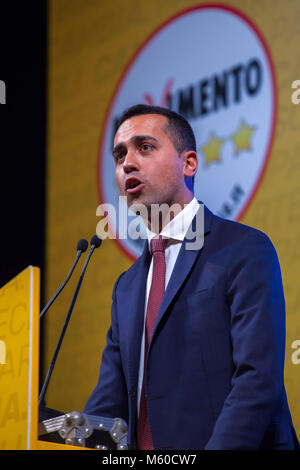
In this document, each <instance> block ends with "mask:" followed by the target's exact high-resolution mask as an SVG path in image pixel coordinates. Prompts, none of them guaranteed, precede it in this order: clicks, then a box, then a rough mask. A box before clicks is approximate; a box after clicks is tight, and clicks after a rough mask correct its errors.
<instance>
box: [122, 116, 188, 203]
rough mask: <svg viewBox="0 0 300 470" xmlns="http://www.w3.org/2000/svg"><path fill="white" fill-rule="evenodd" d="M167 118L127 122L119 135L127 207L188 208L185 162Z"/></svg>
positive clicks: (146, 117)
mask: <svg viewBox="0 0 300 470" xmlns="http://www.w3.org/2000/svg"><path fill="white" fill-rule="evenodd" d="M166 124H167V118H166V117H165V116H162V115H156V114H147V115H140V116H134V117H132V118H130V119H127V120H126V121H124V122H123V123H122V124H121V126H120V127H119V129H118V130H117V132H116V135H115V139H114V150H113V156H114V160H115V169H116V181H117V184H118V187H119V190H120V193H121V195H122V196H126V197H127V204H128V206H129V207H130V206H131V205H132V204H144V205H145V206H146V207H147V208H150V207H151V204H163V203H166V204H169V206H171V205H172V204H174V203H179V204H182V206H183V204H185V203H187V202H189V200H190V198H189V197H188V191H187V188H186V185H185V182H184V175H185V170H184V167H185V164H184V159H183V158H182V157H181V156H180V155H178V152H177V151H176V149H175V148H174V145H173V142H172V140H171V139H170V137H169V136H168V135H167V134H166V133H165V131H164V126H166ZM189 196H190V195H189Z"/></svg>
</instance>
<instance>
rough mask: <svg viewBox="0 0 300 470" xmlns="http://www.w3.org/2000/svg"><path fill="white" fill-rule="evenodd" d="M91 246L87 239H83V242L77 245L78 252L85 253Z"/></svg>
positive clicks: (80, 241)
mask: <svg viewBox="0 0 300 470" xmlns="http://www.w3.org/2000/svg"><path fill="white" fill-rule="evenodd" d="M88 246H89V243H88V241H87V240H85V238H82V239H81V240H79V242H78V243H77V250H78V251H82V252H83V253H84V252H85V251H86V250H87V247H88Z"/></svg>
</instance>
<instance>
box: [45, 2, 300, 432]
mask: <svg viewBox="0 0 300 470" xmlns="http://www.w3.org/2000/svg"><path fill="white" fill-rule="evenodd" d="M49 17H50V18H49V50H48V65H49V68H48V80H49V91H48V135H47V141H48V163H47V175H48V177H47V231H46V234H47V246H46V248H47V256H46V273H45V274H46V293H47V295H46V300H47V299H48V298H49V297H50V296H51V295H52V294H53V293H54V291H55V290H56V289H57V288H58V286H59V285H60V283H61V282H62V281H63V279H64V278H65V276H66V275H67V272H68V270H69V267H70V266H71V264H72V262H73V259H74V257H75V254H76V244H77V241H78V240H79V239H80V238H83V237H85V238H87V239H90V238H91V236H92V235H93V234H94V233H96V230H98V231H99V230H101V224H99V222H100V220H101V217H100V215H101V211H100V210H99V209H98V212H97V207H98V206H99V204H100V203H110V204H117V203H118V192H117V189H116V185H115V182H114V174H113V162H112V157H111V153H110V152H111V145H112V138H113V132H114V128H115V121H116V119H117V118H118V116H119V115H120V113H121V111H122V109H123V108H124V107H126V106H129V105H131V104H135V103H138V102H144V103H154V104H159V105H163V106H168V107H170V108H172V109H174V110H175V111H179V112H181V113H183V114H184V115H185V116H186V117H187V118H188V119H189V121H190V123H191V125H192V127H193V129H194V131H195V134H196V138H197V148H198V154H199V171H198V176H197V178H196V195H197V197H198V198H200V199H201V200H203V202H204V203H205V204H206V205H207V206H208V207H209V208H210V209H211V210H212V211H213V212H215V213H216V214H219V215H221V216H223V217H227V218H231V219H233V220H238V221H240V222H242V223H245V224H248V225H251V226H253V227H256V228H258V229H260V230H263V231H264V232H265V233H267V234H268V236H269V237H270V238H271V240H272V241H273V243H274V245H275V247H276V249H277V252H278V256H279V260H280V263H281V268H282V276H283V283H284V288H285V296H286V311H287V332H286V364H285V379H286V386H287V392H288V398H289V402H290V406H291V410H292V414H293V419H294V423H295V426H296V428H297V431H298V433H299V434H300V380H299V378H300V291H299V274H298V273H299V271H300V244H299V239H300V220H299V215H300V193H299V181H300V164H299V151H300V133H299V127H300V104H299V105H298V101H299V98H300V94H299V96H298V93H297V88H298V86H299V84H300V82H299V84H298V83H297V82H295V81H296V80H297V79H300V70H299V62H300V57H299V55H300V52H299V47H298V44H299V41H300V27H299V24H300V4H299V2H298V1H297V0H289V2H283V1H277V2H273V1H270V0H261V1H260V2H253V1H252V0H243V2H242V1H238V0H236V1H232V0H231V1H228V2H227V3H226V4H223V3H222V4H221V3H214V4H213V5H212V4H206V3H203V2H195V1H189V0H164V1H163V2H162V1H161V0H152V1H151V2H143V1H139V2H136V1H134V0H126V1H123V0H114V1H113V2H112V1H110V0H102V1H101V2H98V1H94V0H87V1H85V2H82V1H80V0H76V1H72V2H70V1H66V0H65V1H61V0H50V1H49ZM103 214H104V213H103V212H102V215H103ZM124 217H125V218H126V217H127V218H128V221H129V222H131V226H132V227H133V226H134V227H135V222H136V221H135V219H134V218H133V217H132V215H131V214H129V213H126V210H125V212H124V208H123V209H122V210H121V211H120V213H119V212H118V211H117V212H116V217H115V218H113V219H112V220H111V227H112V232H114V231H120V227H119V225H118V223H117V221H118V220H119V218H120V220H121V221H122V220H123V218H124ZM132 227H131V228H132ZM122 230H123V229H122ZM121 236H122V237H123V238H122V239H121V240H119V241H116V240H113V239H108V238H107V239H105V240H104V242H103V244H102V247H101V248H100V249H98V250H97V251H96V252H95V253H94V255H93V257H92V258H91V261H90V264H89V266H88V270H87V273H86V276H85V279H84V282H83V285H82V288H81V291H80V294H79V297H78V301H77V304H76V307H75V310H74V312H73V316H72V319H71V322H70V324H69V329H68V331H67V334H66V337H65V340H64V342H63V346H62V349H61V352H60V355H59V357H58V360H57V364H56V368H55V370H54V373H53V376H52V380H51V382H50V385H49V389H48V393H47V395H46V401H47V405H48V406H49V407H52V408H56V409H58V410H61V411H64V412H66V411H70V410H74V409H76V410H82V409H83V407H84V404H85V402H86V400H87V398H88V396H89V394H90V393H91V391H92V389H93V387H94V386H95V384H96V381H97V377H98V371H99V365H100V360H101V353H102V350H103V348H104V345H105V336H106V331H107V329H108V327H109V323H110V306H111V292H112V288H113V284H114V282H115V280H116V278H117V276H118V275H119V274H120V273H121V272H123V271H124V270H126V269H127V268H128V267H129V266H130V265H131V264H132V262H133V260H134V259H135V258H136V257H137V256H138V254H139V253H140V250H141V241H140V240H133V241H132V240H131V241H130V240H127V239H126V233H124V231H123V232H122V233H121ZM82 265H83V260H82V261H81V262H80V264H79V267H78V268H77V271H76V273H75V275H74V276H73V278H72V280H71V281H70V283H69V284H68V286H67V287H66V289H65V290H64V291H63V293H62V294H61V296H60V297H59V299H58V300H57V301H56V303H55V304H54V305H53V306H52V308H51V310H50V311H49V312H48V313H47V315H46V317H45V319H44V320H43V321H44V322H45V342H44V350H45V363H44V369H45V372H46V370H47V368H48V366H49V363H50V360H51V358H52V354H53V352H54V348H55V345H56V342H57V340H58V337H59V334H60V330H61V328H62V325H63V322H64V319H65V316H66V314H67V311H68V308H69V304H70V302H71V298H72V295H73V292H74V289H75V287H76V282H77V280H78V276H79V273H80V270H81V267H82ZM76 276H77V277H76ZM212 341H213V338H212Z"/></svg>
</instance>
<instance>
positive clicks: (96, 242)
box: [39, 235, 102, 406]
mask: <svg viewBox="0 0 300 470" xmlns="http://www.w3.org/2000/svg"><path fill="white" fill-rule="evenodd" d="M101 243H102V239H101V238H99V237H98V236H97V235H94V236H93V237H92V239H91V249H90V252H89V254H88V256H87V258H86V261H85V263H84V266H83V268H82V271H81V275H80V278H79V281H78V284H77V287H76V290H75V294H74V296H73V299H72V302H71V305H70V308H69V311H68V314H67V317H66V320H65V323H64V326H63V329H62V332H61V335H60V338H59V340H58V343H57V346H56V349H55V352H54V355H53V358H52V361H51V364H50V366H49V369H48V372H47V376H46V379H45V382H44V384H43V387H42V390H41V393H40V396H39V406H40V405H41V403H42V402H43V400H44V396H45V393H46V390H47V387H48V384H49V380H50V377H51V375H52V372H53V369H54V365H55V362H56V359H57V356H58V353H59V350H60V347H61V344H62V341H63V339H64V336H65V332H66V329H67V326H68V323H69V321H70V318H71V314H72V312H73V308H74V305H75V302H76V299H77V296H78V293H79V290H80V287H81V284H82V280H83V277H84V274H85V271H86V268H87V265H88V262H89V260H90V258H91V256H92V254H93V252H94V250H95V248H98V247H99V246H100V245H101Z"/></svg>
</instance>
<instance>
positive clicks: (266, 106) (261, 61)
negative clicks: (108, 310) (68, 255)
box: [98, 5, 276, 259]
mask: <svg viewBox="0 0 300 470" xmlns="http://www.w3.org/2000/svg"><path fill="white" fill-rule="evenodd" d="M138 103H146V104H151V105H159V106H164V107H168V108H170V109H172V110H174V111H176V112H178V113H179V114H182V115H183V116H184V117H186V119H187V120H188V121H189V123H190V125H191V127H192V129H193V131H194V133H195V137H196V142H197V154H198V161H199V163H198V172H197V175H196V177H195V196H196V197H197V199H199V200H201V201H202V202H203V203H204V204H205V205H206V206H207V207H208V208H209V209H210V210H211V211H212V212H214V213H215V214H216V215H219V216H221V217H224V218H229V219H232V220H239V219H240V218H241V216H242V215H243V214H244V213H245V210H246V209H247V207H248V206H249V204H250V202H251V201H252V199H253V196H254V194H255V191H256V189H257V187H258V185H259V183H260V181H261V179H262V175H263V172H264V170H265V167H266V164H267V161H268V157H269V155H270V150H271V144H272V139H273V135H274V127H275V117H276V92H275V75H274V70H273V66H272V62H271V58H270V54H269V52H268V49H267V46H266V44H265V42H264V40H263V38H262V35H261V34H260V32H259V31H258V29H257V27H256V26H255V25H254V24H253V22H252V21H250V20H249V19H248V18H247V17H246V16H245V15H244V14H243V13H241V12H239V11H237V10H235V9H233V8H231V7H228V6H224V5H201V6H198V7H193V8H190V9H188V10H184V11H182V12H180V13H179V14H177V15H176V16H174V17H172V18H170V19H169V20H168V21H167V22H165V23H164V24H163V25H161V26H160V27H159V28H158V29H157V30H156V31H155V32H154V33H153V34H152V35H151V37H150V38H148V39H147V41H146V42H145V43H144V44H143V45H142V46H141V47H140V48H139V50H138V51H137V52H136V54H135V55H134V57H133V59H132V60H131V62H130V63H129V65H128V66H127V68H126V70H125V71H124V73H123V76H122V78H121V80H120V82H119V84H118V86H117V89H116V92H115V93H114V96H113V98H112V100H111V104H110V106H109V109H108V111H107V116H106V120H105V124H104V129H103V133H102V138H101V146H100V151H99V167H98V184H99V192H100V199H101V202H103V203H109V204H111V205H112V206H114V207H115V210H116V213H115V217H113V220H111V221H110V223H111V224H113V225H114V229H115V233H116V234H118V233H119V229H118V227H119V224H120V222H121V221H123V219H124V216H125V215H126V211H127V217H136V216H134V215H133V214H130V211H129V212H128V209H127V208H125V207H123V206H122V204H124V201H122V200H120V198H119V191H118V188H117V185H116V182H115V169H114V161H113V158H112V146H113V138H114V134H115V131H116V122H117V120H118V118H119V117H120V115H121V114H122V112H123V111H124V110H125V108H127V107H129V106H132V105H134V104H138ZM141 230H143V229H141ZM122 231H123V232H124V230H122ZM116 241H117V243H118V244H119V246H120V247H121V248H122V249H123V251H125V253H126V254H128V256H130V257H131V258H132V259H136V258H137V257H138V256H139V255H140V253H141V251H142V247H143V245H144V239H143V237H139V238H136V237H135V238H134V239H132V238H131V237H130V233H127V234H123V235H122V236H117V237H116Z"/></svg>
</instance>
